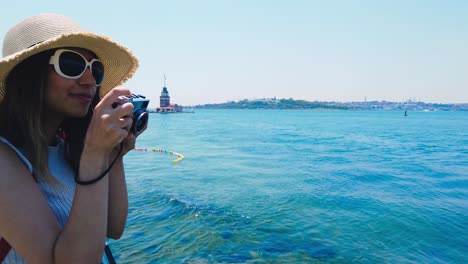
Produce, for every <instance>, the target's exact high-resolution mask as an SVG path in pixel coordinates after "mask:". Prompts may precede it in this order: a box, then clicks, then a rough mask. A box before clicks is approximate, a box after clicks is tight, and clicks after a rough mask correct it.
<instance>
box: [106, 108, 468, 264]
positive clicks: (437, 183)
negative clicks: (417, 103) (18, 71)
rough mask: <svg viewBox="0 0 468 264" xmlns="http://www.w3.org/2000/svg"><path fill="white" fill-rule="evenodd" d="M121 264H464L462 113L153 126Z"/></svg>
mask: <svg viewBox="0 0 468 264" xmlns="http://www.w3.org/2000/svg"><path fill="white" fill-rule="evenodd" d="M137 145H138V146H139V147H147V148H162V149H168V150H173V151H176V152H180V153H182V154H184V155H185V159H184V160H183V161H182V162H179V163H176V164H173V163H172V159H175V158H176V157H175V156H171V155H169V154H164V153H151V152H136V151H132V152H130V153H129V154H128V155H127V157H126V160H125V165H126V168H127V169H126V171H127V181H128V189H129V199H130V209H129V218H128V223H127V228H126V231H125V233H124V235H123V237H122V239H120V240H118V241H111V243H110V245H111V248H112V250H113V252H114V254H115V255H116V258H117V261H118V262H119V263H168V262H169V263H311V262H312V263H349V262H357V263H382V262H385V263H395V262H399V263H468V254H467V252H468V112H409V116H408V117H404V116H403V112H392V111H375V112H373V111H356V112H354V111H281V110H199V111H197V112H196V113H195V114H167V115H160V114H151V115H150V123H149V127H148V130H147V131H146V132H145V133H144V134H142V135H141V137H140V139H139V142H138V144H137Z"/></svg>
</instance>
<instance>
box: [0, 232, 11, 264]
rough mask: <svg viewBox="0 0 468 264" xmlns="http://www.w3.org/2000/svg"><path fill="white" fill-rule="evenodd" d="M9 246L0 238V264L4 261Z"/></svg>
mask: <svg viewBox="0 0 468 264" xmlns="http://www.w3.org/2000/svg"><path fill="white" fill-rule="evenodd" d="M10 249H11V246H10V244H9V243H8V242H7V241H6V240H5V239H4V238H3V237H2V238H0V263H2V262H3V260H5V258H6V256H7V255H8V252H10Z"/></svg>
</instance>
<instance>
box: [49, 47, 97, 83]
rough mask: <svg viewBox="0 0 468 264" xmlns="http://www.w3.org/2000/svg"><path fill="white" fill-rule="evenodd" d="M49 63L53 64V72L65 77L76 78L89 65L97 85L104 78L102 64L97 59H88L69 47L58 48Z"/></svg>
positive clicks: (81, 74)
mask: <svg viewBox="0 0 468 264" xmlns="http://www.w3.org/2000/svg"><path fill="white" fill-rule="evenodd" d="M49 64H50V65H54V69H55V72H57V74H58V75H60V76H62V77H64V78H67V79H78V78H80V77H81V76H83V74H84V73H85V71H86V68H88V67H89V70H90V71H91V74H92V75H93V77H94V80H95V81H96V85H97V86H99V85H101V84H102V81H103V80H104V65H103V64H102V62H101V61H100V60H98V59H92V60H90V61H88V60H87V59H86V58H85V57H84V56H83V55H81V54H80V53H78V52H76V51H74V50H69V49H58V50H56V51H55V53H54V55H52V56H51V57H50V60H49Z"/></svg>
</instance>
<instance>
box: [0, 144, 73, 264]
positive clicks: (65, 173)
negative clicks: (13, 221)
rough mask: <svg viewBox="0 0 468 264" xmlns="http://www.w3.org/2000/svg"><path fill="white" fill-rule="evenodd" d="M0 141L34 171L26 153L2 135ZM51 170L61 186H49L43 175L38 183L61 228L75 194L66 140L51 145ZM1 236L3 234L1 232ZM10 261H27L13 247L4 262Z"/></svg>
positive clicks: (4, 263) (31, 171) (66, 218)
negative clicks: (65, 153) (65, 150)
mask: <svg viewBox="0 0 468 264" xmlns="http://www.w3.org/2000/svg"><path fill="white" fill-rule="evenodd" d="M0 141H1V142H3V143H5V144H6V145H8V146H10V147H11V148H12V149H13V150H14V151H15V152H16V154H17V155H18V157H19V158H20V159H21V161H22V162H23V163H24V164H25V166H26V167H27V168H28V170H29V172H30V173H31V177H32V173H33V166H32V164H31V162H29V160H28V159H27V158H26V157H25V156H24V154H23V153H22V152H21V151H20V150H19V149H18V148H16V147H15V146H13V144H11V143H10V142H9V141H8V140H6V139H5V138H3V137H0ZM48 162H49V170H50V173H51V174H52V176H53V177H54V178H56V179H57V180H58V181H59V182H60V183H62V185H61V186H59V187H55V188H54V187H52V186H49V185H48V184H47V183H46V182H44V180H42V179H41V177H37V183H38V185H39V188H40V189H41V191H42V193H43V194H44V197H45V199H46V200H47V203H48V204H49V207H50V208H51V209H52V211H53V212H54V215H55V217H56V218H57V221H58V223H59V225H60V227H61V228H63V226H64V225H65V223H66V222H67V220H68V215H69V214H70V210H71V206H72V202H73V197H74V195H75V186H76V185H75V184H76V183H75V181H74V175H75V174H74V171H73V169H72V168H71V167H70V165H69V164H68V162H67V161H66V160H65V155H64V142H63V141H62V140H60V143H59V144H58V145H57V146H55V147H50V146H49V161H48ZM0 237H1V234H0ZM10 263H15V264H17V263H26V262H25V261H24V259H23V258H22V257H21V256H20V255H18V254H17V252H16V251H15V249H13V248H12V249H11V250H10V252H9V253H8V255H7V257H6V259H5V260H4V261H3V264H10Z"/></svg>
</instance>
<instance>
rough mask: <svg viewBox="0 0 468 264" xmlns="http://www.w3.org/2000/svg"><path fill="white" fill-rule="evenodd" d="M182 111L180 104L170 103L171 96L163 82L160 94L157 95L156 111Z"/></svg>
mask: <svg viewBox="0 0 468 264" xmlns="http://www.w3.org/2000/svg"><path fill="white" fill-rule="evenodd" d="M182 111H183V108H182V106H180V105H177V104H171V97H170V96H169V92H168V91H167V87H166V84H164V87H163V89H162V92H161V96H160V97H159V107H156V113H178V112H182Z"/></svg>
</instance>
